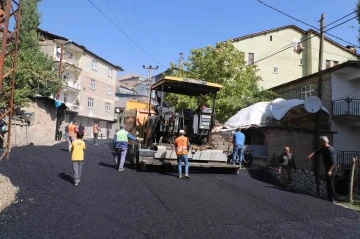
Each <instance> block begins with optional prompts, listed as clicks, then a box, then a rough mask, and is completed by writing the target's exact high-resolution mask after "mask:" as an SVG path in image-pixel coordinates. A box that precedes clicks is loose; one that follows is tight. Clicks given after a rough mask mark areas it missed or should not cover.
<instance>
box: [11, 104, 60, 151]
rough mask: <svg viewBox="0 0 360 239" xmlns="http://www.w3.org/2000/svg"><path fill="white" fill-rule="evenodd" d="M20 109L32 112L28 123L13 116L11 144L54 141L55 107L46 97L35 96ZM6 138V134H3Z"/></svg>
mask: <svg viewBox="0 0 360 239" xmlns="http://www.w3.org/2000/svg"><path fill="white" fill-rule="evenodd" d="M21 111H23V112H26V113H32V117H31V118H30V124H29V123H27V120H24V119H23V120H21V119H20V118H19V117H14V118H13V125H12V132H11V145H12V146H23V145H28V144H30V143H33V144H34V145H46V144H50V143H53V142H55V131H56V116H57V108H56V107H55V102H54V100H52V99H48V98H36V99H35V100H34V101H33V102H31V103H30V104H29V106H28V107H25V108H22V109H21ZM5 139H7V134H6V135H5Z"/></svg>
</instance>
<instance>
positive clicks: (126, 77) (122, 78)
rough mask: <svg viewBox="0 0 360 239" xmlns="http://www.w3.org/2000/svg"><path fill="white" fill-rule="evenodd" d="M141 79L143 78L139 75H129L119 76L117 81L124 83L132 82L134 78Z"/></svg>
mask: <svg viewBox="0 0 360 239" xmlns="http://www.w3.org/2000/svg"><path fill="white" fill-rule="evenodd" d="M139 77H141V76H140V75H139V74H137V73H127V74H125V75H122V76H119V77H118V78H117V80H119V81H123V80H130V79H133V78H139Z"/></svg>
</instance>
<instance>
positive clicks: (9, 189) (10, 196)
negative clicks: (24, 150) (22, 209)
mask: <svg viewBox="0 0 360 239" xmlns="http://www.w3.org/2000/svg"><path fill="white" fill-rule="evenodd" d="M17 192H18V188H17V187H15V186H14V185H12V184H11V182H10V179H9V178H8V177H5V176H3V175H1V174H0V212H1V211H2V210H3V209H4V208H6V207H8V206H10V205H11V204H12V203H13V202H15V201H16V194H17Z"/></svg>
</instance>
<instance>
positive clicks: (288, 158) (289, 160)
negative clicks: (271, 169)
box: [279, 147, 296, 190]
mask: <svg viewBox="0 0 360 239" xmlns="http://www.w3.org/2000/svg"><path fill="white" fill-rule="evenodd" d="M293 169H296V165H295V159H294V155H293V154H292V153H291V152H290V148H289V147H285V148H284V153H283V154H282V155H281V156H280V159H279V173H282V175H283V180H284V186H285V189H286V190H290V183H291V182H292V170H293Z"/></svg>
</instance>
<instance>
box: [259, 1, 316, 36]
mask: <svg viewBox="0 0 360 239" xmlns="http://www.w3.org/2000/svg"><path fill="white" fill-rule="evenodd" d="M257 1H258V2H259V3H261V4H263V5H265V6H267V7H269V8H271V9H273V10H274V11H276V12H279V13H281V14H283V15H285V16H287V17H290V18H291V19H294V20H295V21H298V22H301V23H302V24H304V25H306V26H309V27H311V28H315V29H318V30H319V28H317V27H314V26H312V25H310V24H308V23H306V22H304V21H301V20H300V19H298V18H295V17H293V16H290V15H289V14H287V13H285V12H282V11H280V10H278V9H276V8H274V7H272V6H270V5H268V4H266V3H264V2H263V1H261V0H257Z"/></svg>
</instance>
